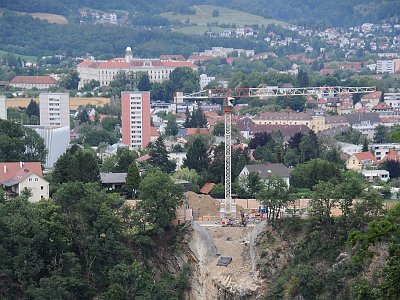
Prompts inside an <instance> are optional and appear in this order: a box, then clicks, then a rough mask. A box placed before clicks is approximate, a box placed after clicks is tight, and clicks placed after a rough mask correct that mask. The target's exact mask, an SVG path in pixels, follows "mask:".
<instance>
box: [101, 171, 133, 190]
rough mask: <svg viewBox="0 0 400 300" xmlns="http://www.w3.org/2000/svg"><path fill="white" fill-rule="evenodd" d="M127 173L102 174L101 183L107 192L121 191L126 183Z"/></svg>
mask: <svg viewBox="0 0 400 300" xmlns="http://www.w3.org/2000/svg"><path fill="white" fill-rule="evenodd" d="M126 176H127V173H100V182H101V185H102V187H103V188H106V189H107V190H110V191H111V190H121V189H122V187H123V186H124V185H125V183H126Z"/></svg>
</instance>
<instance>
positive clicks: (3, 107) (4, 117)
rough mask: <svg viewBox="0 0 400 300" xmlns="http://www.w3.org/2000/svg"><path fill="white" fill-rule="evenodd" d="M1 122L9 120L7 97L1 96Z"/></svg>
mask: <svg viewBox="0 0 400 300" xmlns="http://www.w3.org/2000/svg"><path fill="white" fill-rule="evenodd" d="M0 120H7V105H6V96H3V95H0Z"/></svg>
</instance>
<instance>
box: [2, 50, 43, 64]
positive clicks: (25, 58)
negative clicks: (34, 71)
mask: <svg viewBox="0 0 400 300" xmlns="http://www.w3.org/2000/svg"><path fill="white" fill-rule="evenodd" d="M7 54H12V55H14V56H15V57H17V58H18V57H20V58H21V59H23V60H29V61H31V62H36V61H37V57H36V56H29V55H21V54H17V53H12V52H7V51H3V50H0V57H4V56H6V55H7Z"/></svg>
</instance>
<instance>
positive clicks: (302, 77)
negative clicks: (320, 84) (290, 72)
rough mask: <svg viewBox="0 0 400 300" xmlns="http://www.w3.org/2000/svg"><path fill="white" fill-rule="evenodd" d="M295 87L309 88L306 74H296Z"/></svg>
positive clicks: (301, 72) (302, 72) (300, 72)
mask: <svg viewBox="0 0 400 300" xmlns="http://www.w3.org/2000/svg"><path fill="white" fill-rule="evenodd" d="M297 85H298V86H299V87H308V86H310V80H309V79H308V74H307V72H304V71H303V70H300V71H299V73H298V74H297Z"/></svg>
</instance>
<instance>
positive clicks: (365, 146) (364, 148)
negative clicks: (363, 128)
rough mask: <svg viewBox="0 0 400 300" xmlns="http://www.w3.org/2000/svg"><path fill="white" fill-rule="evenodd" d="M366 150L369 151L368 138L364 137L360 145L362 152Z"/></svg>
mask: <svg viewBox="0 0 400 300" xmlns="http://www.w3.org/2000/svg"><path fill="white" fill-rule="evenodd" d="M367 151H369V147H368V139H367V138H364V141H363V146H362V152H367Z"/></svg>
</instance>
